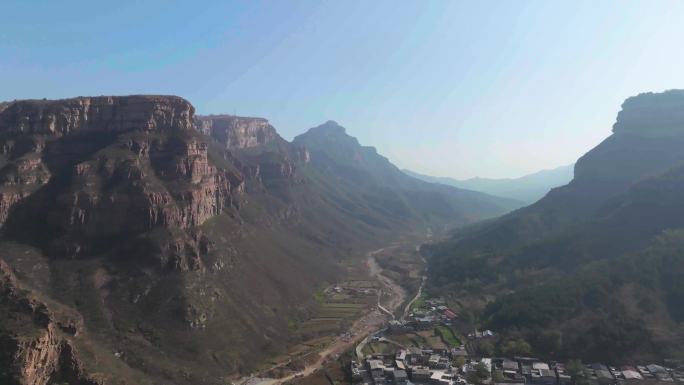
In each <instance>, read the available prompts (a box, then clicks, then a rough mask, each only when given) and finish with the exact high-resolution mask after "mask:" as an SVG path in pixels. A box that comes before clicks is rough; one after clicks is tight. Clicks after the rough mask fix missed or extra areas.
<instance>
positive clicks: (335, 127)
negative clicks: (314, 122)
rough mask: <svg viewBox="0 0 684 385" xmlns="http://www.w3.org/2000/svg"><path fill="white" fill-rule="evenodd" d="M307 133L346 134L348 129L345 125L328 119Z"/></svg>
mask: <svg viewBox="0 0 684 385" xmlns="http://www.w3.org/2000/svg"><path fill="white" fill-rule="evenodd" d="M307 133H313V134H324V135H346V134H347V130H346V129H345V128H344V127H342V126H340V125H339V123H337V122H336V121H334V120H328V121H327V122H325V123H323V124H320V125H318V126H316V127H313V128H310V129H309V131H308V132H307Z"/></svg>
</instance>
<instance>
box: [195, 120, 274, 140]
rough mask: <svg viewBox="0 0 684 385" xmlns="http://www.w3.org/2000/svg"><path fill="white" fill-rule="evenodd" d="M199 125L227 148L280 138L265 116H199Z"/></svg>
mask: <svg viewBox="0 0 684 385" xmlns="http://www.w3.org/2000/svg"><path fill="white" fill-rule="evenodd" d="M196 121H197V126H198V128H199V130H200V131H201V132H202V133H204V134H205V135H209V136H211V137H212V138H214V139H215V140H216V141H218V142H219V143H221V144H223V145H225V146H226V148H249V147H256V146H259V145H263V144H267V143H270V142H272V141H274V140H276V139H277V138H279V136H278V133H277V132H276V130H275V128H273V126H271V125H270V124H269V123H268V120H266V119H263V118H247V117H241V116H233V115H209V116H198V117H197V119H196Z"/></svg>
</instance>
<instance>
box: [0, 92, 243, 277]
mask: <svg viewBox="0 0 684 385" xmlns="http://www.w3.org/2000/svg"><path fill="white" fill-rule="evenodd" d="M193 114H194V108H193V107H192V105H190V103H188V102H187V101H185V100H184V99H182V98H178V97H164V96H132V97H98V98H76V99H68V100H59V101H19V102H14V103H11V104H9V105H8V106H7V107H6V108H5V109H4V110H3V111H2V112H1V113H0V138H1V139H0V143H1V144H2V145H1V146H0V148H2V154H1V155H2V158H3V159H2V160H3V162H2V165H3V167H2V169H0V177H1V179H0V183H1V184H0V225H5V222H7V221H8V219H9V222H10V223H9V224H7V226H6V227H8V228H7V231H9V232H10V233H12V232H21V231H24V230H25V229H26V227H27V226H29V227H33V228H36V225H35V223H32V222H33V218H35V216H36V215H37V214H38V215H42V216H43V217H44V218H45V221H44V223H42V224H41V225H39V226H38V227H39V228H40V230H42V233H43V234H44V235H45V239H42V240H40V241H41V242H43V244H41V246H43V247H46V249H47V250H49V251H50V252H52V253H55V254H58V255H64V256H69V257H77V256H83V255H91V254H94V253H97V252H99V251H100V250H99V249H100V248H101V247H99V246H98V245H99V244H102V243H109V242H110V241H112V240H115V239H117V238H122V237H130V236H135V235H136V234H143V233H145V232H147V231H151V230H153V229H155V228H164V229H190V228H192V227H195V226H199V225H201V224H202V223H204V222H205V221H206V220H207V219H209V218H211V217H212V216H215V215H218V214H219V213H221V212H222V210H224V209H225V208H226V207H227V206H230V205H231V202H232V200H233V194H235V193H239V192H240V191H241V189H242V186H241V184H242V183H243V178H242V176H241V175H239V174H236V173H232V172H228V171H220V170H218V169H217V168H216V167H215V166H214V165H212V164H211V163H210V162H209V160H208V157H207V144H206V143H205V141H204V139H203V138H202V137H201V136H200V135H199V134H198V133H197V132H196V131H195V130H194V122H193ZM10 215H11V216H12V217H11V218H10ZM174 258H177V256H174ZM174 263H175V264H176V265H178V266H187V265H188V263H187V262H186V261H180V262H179V261H176V262H174Z"/></svg>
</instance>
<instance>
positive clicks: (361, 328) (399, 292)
mask: <svg viewBox="0 0 684 385" xmlns="http://www.w3.org/2000/svg"><path fill="white" fill-rule="evenodd" d="M399 246H400V245H391V246H387V247H383V248H381V249H378V250H374V251H371V252H369V253H368V254H366V263H367V265H368V271H369V275H370V276H371V277H374V278H376V279H377V280H378V281H379V282H380V284H381V285H382V288H381V289H380V290H378V303H377V307H376V308H375V309H372V310H371V311H369V312H368V313H366V314H365V315H364V316H362V317H361V318H359V319H358V320H356V322H354V324H353V325H352V326H351V327H350V329H349V332H350V334H351V336H352V338H350V339H344V338H340V337H336V338H335V339H334V340H333V341H332V342H331V343H330V345H328V346H327V347H326V348H325V349H323V350H321V351H319V352H318V355H319V358H318V359H317V360H316V361H315V362H313V363H310V364H307V365H306V366H305V367H304V369H303V370H301V371H299V372H297V373H293V374H291V375H288V376H285V377H282V378H264V377H259V376H258V375H252V376H249V377H243V378H242V379H240V380H239V381H237V382H236V384H239V385H279V384H283V383H285V382H287V381H290V380H292V379H294V378H297V377H306V376H308V375H311V374H313V373H314V372H315V371H316V370H318V369H320V368H321V367H323V365H324V364H325V362H326V361H328V360H329V359H336V358H337V357H338V356H339V355H340V354H342V353H344V352H345V351H347V350H349V349H350V348H352V347H354V345H356V347H355V352H356V355H357V358H358V359H359V360H361V359H362V358H363V352H362V350H363V347H364V346H365V345H366V343H368V340H369V338H370V336H371V335H372V334H375V333H377V332H378V331H381V330H383V327H384V324H385V322H386V320H387V317H391V318H392V319H396V318H395V317H396V316H395V314H394V312H395V311H396V310H397V309H399V307H400V306H401V304H402V303H404V301H406V297H407V293H406V290H405V289H404V288H403V287H401V286H400V285H399V284H398V283H396V282H394V281H393V280H392V279H391V278H389V277H387V276H386V275H384V274H383V269H382V267H381V266H380V265H379V264H378V262H377V260H376V259H375V256H376V255H377V254H378V253H381V252H383V251H385V250H388V249H392V248H396V247H399ZM423 261H424V260H423ZM425 279H426V276H425V275H423V277H422V281H421V285H420V288H419V289H418V293H417V294H416V296H415V297H414V298H413V299H412V300H411V301H410V302H409V303H408V304H407V305H406V307H405V308H404V313H403V315H402V319H403V318H404V317H405V316H406V315H407V314H408V311H409V310H410V305H411V304H412V303H413V302H415V301H416V300H417V299H418V298H419V297H420V295H421V294H422V290H423V285H424V283H425ZM383 294H386V296H383ZM383 297H389V298H388V300H387V301H386V303H384V304H383V301H382V299H383ZM288 364H289V362H284V363H281V364H279V365H276V366H274V367H272V368H271V369H277V368H281V367H285V366H287V365H288Z"/></svg>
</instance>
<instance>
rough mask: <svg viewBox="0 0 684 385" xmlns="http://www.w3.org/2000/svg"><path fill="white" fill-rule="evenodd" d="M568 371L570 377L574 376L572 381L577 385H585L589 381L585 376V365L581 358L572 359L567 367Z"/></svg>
mask: <svg viewBox="0 0 684 385" xmlns="http://www.w3.org/2000/svg"><path fill="white" fill-rule="evenodd" d="M565 368H566V369H567V371H568V374H569V375H570V377H572V382H573V383H575V384H577V385H583V384H586V383H587V380H586V378H585V377H584V365H582V361H580V360H570V361H568V364H567V365H566V367H565Z"/></svg>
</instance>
